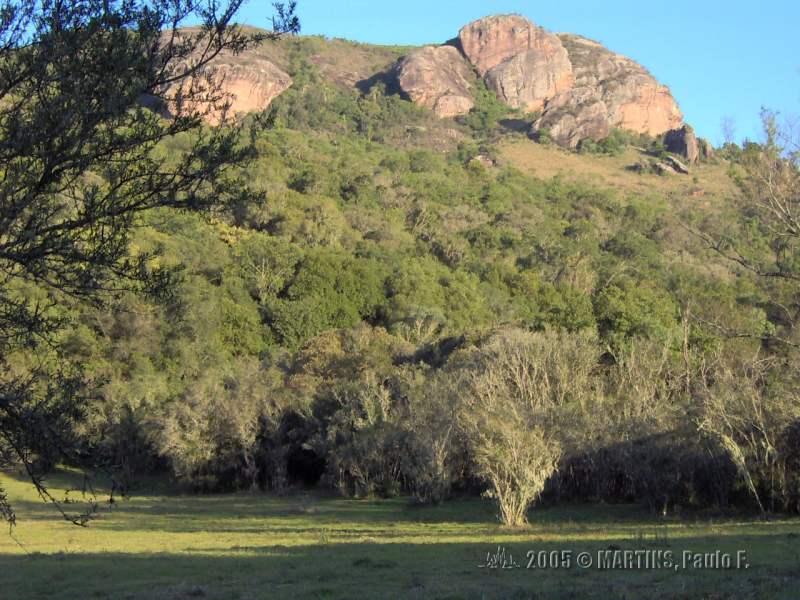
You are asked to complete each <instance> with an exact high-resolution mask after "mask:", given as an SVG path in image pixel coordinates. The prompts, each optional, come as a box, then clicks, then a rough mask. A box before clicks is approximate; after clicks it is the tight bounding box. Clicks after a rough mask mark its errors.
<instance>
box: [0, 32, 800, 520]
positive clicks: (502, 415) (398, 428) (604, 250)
mask: <svg viewBox="0 0 800 600" xmlns="http://www.w3.org/2000/svg"><path fill="white" fill-rule="evenodd" d="M282 43H284V44H285V45H286V47H287V48H288V50H287V52H288V56H289V59H290V64H289V69H288V71H289V73H290V75H291V76H292V78H293V79H294V82H295V83H294V85H293V87H292V88H291V89H290V90H289V91H288V92H286V93H285V94H283V95H282V96H281V97H280V98H279V99H278V100H276V101H275V103H274V104H273V107H272V108H271V109H270V113H269V114H268V115H263V116H261V117H259V118H258V119H254V122H253V125H254V131H255V133H254V134H253V135H254V136H255V137H254V138H253V140H251V141H252V143H253V148H254V150H255V152H254V154H253V156H252V157H251V160H250V161H249V162H247V163H246V164H244V165H242V166H240V167H237V169H236V170H235V171H234V172H230V173H228V174H227V175H226V177H230V178H232V179H233V180H236V181H239V182H244V183H246V184H247V189H248V191H247V193H246V194H242V195H240V196H238V197H236V198H234V199H232V200H231V201H230V202H226V203H225V204H224V205H223V206H216V207H214V208H213V209H212V210H211V211H203V212H197V211H175V210H173V209H168V208H159V209H155V210H151V211H148V212H146V213H144V214H142V215H140V216H139V217H137V219H138V222H137V227H136V229H135V233H134V235H133V239H132V242H131V244H130V248H129V253H130V256H131V259H132V260H133V259H135V258H136V257H137V256H146V257H147V261H146V263H145V266H146V268H147V269H149V270H150V271H151V273H152V274H159V275H161V276H164V277H169V278H170V279H171V280H172V281H173V285H171V286H170V287H169V290H170V293H168V294H150V295H148V294H146V293H141V292H140V291H135V290H131V291H129V292H119V293H116V294H113V295H108V296H105V297H104V298H103V301H102V302H97V303H93V302H88V301H85V300H83V299H80V298H74V297H71V296H69V295H67V294H59V293H58V292H57V291H54V290H52V289H49V288H46V287H44V286H38V285H36V284H33V283H30V284H27V283H26V284H19V288H18V289H15V290H14V294H17V295H19V297H21V298H27V299H39V300H42V301H43V306H45V305H46V306H48V309H47V310H48V311H49V315H48V316H50V317H52V318H53V319H55V320H57V321H59V322H60V323H61V324H62V325H63V327H62V328H61V329H60V330H59V333H58V342H59V343H58V344H52V345H51V344H48V343H46V342H44V341H43V342H42V343H40V344H37V345H34V347H24V348H18V349H17V350H16V351H15V353H14V354H13V355H12V356H10V357H9V365H11V371H13V374H15V375H20V374H22V373H24V372H25V370H26V369H27V368H29V367H30V365H31V364H32V363H33V362H37V363H41V362H44V363H45V364H48V365H49V367H48V368H51V369H52V370H53V371H58V372H59V373H61V374H69V375H74V376H76V380H80V381H81V386H82V387H84V388H85V389H86V390H91V393H90V394H89V397H88V398H87V399H86V400H85V401H84V402H82V404H81V410H80V412H79V413H76V414H75V415H71V416H70V417H69V418H70V423H71V424H72V425H71V431H70V434H71V435H72V436H74V440H75V441H76V443H77V446H78V447H79V449H80V450H79V452H78V453H77V454H76V456H78V457H81V456H83V457H89V456H91V457H92V459H93V460H92V462H93V463H94V464H95V465H98V466H99V467H100V468H102V469H106V470H108V471H109V472H111V473H113V474H114V476H115V477H116V478H118V479H119V481H120V482H121V483H123V484H125V485H126V486H131V485H133V488H132V489H134V490H135V483H136V481H137V480H139V479H140V478H141V477H144V476H147V475H151V474H159V475H163V474H168V475H169V476H170V477H172V478H174V479H175V480H177V481H178V482H180V483H181V484H182V485H184V486H186V488H187V489H190V490H195V491H198V492H203V491H226V490H241V489H250V488H261V489H265V490H271V491H276V492H280V491H284V490H286V489H287V488H290V487H292V486H310V485H314V486H319V487H323V488H328V489H333V490H337V491H338V492H340V493H342V494H346V495H358V496H362V495H379V496H384V497H386V496H393V495H399V494H410V495H412V496H413V497H414V498H416V499H417V500H418V501H420V502H440V501H442V500H445V499H447V498H448V497H451V496H453V495H456V494H479V493H482V492H488V493H490V494H491V495H493V496H494V497H495V498H496V499H497V501H498V505H499V509H500V511H501V516H502V518H503V520H504V521H505V522H508V523H511V524H518V523H520V522H524V520H525V510H526V509H527V507H528V506H529V505H530V503H531V502H532V501H534V500H537V499H539V498H541V500H542V501H543V502H557V501H560V500H565V499H587V500H588V499H591V500H598V499H599V500H605V501H640V502H643V503H646V504H647V505H648V506H650V507H651V508H652V509H653V510H656V511H659V512H671V511H672V510H674V509H675V508H676V507H678V506H680V507H713V508H723V509H725V508H728V507H731V506H758V507H760V508H761V509H762V510H764V511H771V510H772V511H778V510H789V511H797V510H798V509H800V450H799V449H800V398H798V389H800V388H799V387H798V383H799V382H798V374H800V372H798V368H797V367H798V362H797V352H796V350H797V344H798V343H800V337H798V335H797V333H796V331H795V328H794V323H795V322H796V318H797V311H798V300H799V298H798V294H797V277H799V276H800V268H798V266H799V265H800V263H798V260H799V259H800V255H799V254H798V249H797V241H798V232H797V230H796V229H795V230H792V229H791V226H789V227H788V228H784V229H781V224H782V223H786V221H785V220H781V219H782V217H781V215H777V216H776V215H775V214H774V213H771V212H770V211H769V210H767V209H766V208H764V206H763V205H762V204H760V203H759V199H763V198H764V197H765V196H764V194H765V193H767V192H768V191H769V190H771V189H774V188H767V187H765V185H764V181H765V180H764V178H763V177H762V176H763V175H764V174H765V173H766V172H767V171H769V172H770V173H772V174H774V175H776V177H775V178H772V179H770V182H771V183H772V184H773V185H774V186H778V188H779V189H780V190H782V191H781V192H780V193H782V194H783V193H784V192H785V194H784V195H785V197H786V198H794V200H793V201H794V203H795V205H794V208H793V209H792V210H795V211H796V202H797V189H798V186H797V184H798V181H799V180H800V177H798V170H797V163H796V161H795V160H794V159H793V158H792V157H791V156H789V155H787V154H786V152H785V148H783V147H782V146H781V144H780V142H779V139H778V137H777V136H775V135H773V136H771V137H770V138H769V140H768V141H767V142H765V143H763V144H754V143H748V144H745V145H744V147H738V146H735V145H729V146H727V147H725V148H724V149H721V150H719V151H718V152H717V154H716V157H715V158H713V159H712V160H713V161H715V164H716V165H717V166H718V167H719V170H721V171H724V172H725V173H727V176H729V177H730V178H732V179H733V181H735V183H736V186H732V189H735V190H736V192H735V193H733V194H731V195H730V196H729V197H726V198H723V199H720V201H718V202H714V203H712V205H710V206H703V205H700V204H699V203H697V202H693V201H692V200H691V199H690V198H680V197H678V198H676V197H674V196H669V195H667V194H662V193H660V191H659V189H658V187H657V186H654V188H653V191H652V193H645V194H643V193H641V192H639V191H634V190H630V189H625V188H617V187H610V186H604V185H602V184H600V183H597V182H591V181H588V180H581V179H580V178H570V179H567V178H563V177H555V178H537V177H536V174H535V173H531V172H526V171H524V170H522V169H519V168H517V167H515V166H514V165H513V164H510V163H508V162H504V161H501V160H498V153H499V150H498V148H499V147H500V146H501V145H502V144H503V143H504V142H505V141H507V140H508V139H517V140H519V139H520V138H522V137H523V135H522V134H520V133H516V132H515V131H513V130H512V128H509V127H507V126H504V124H503V123H504V121H509V122H510V121H513V120H523V121H524V120H525V119H530V118H531V116H530V115H524V114H516V113H511V112H510V111H509V110H508V109H506V108H504V107H502V106H501V105H500V104H499V103H498V102H497V101H495V100H493V99H492V98H489V95H488V94H478V95H477V98H478V106H477V107H476V108H475V109H473V112H472V113H471V114H470V115H469V116H467V117H463V118H460V119H459V120H457V121H456V122H449V123H443V122H440V121H438V120H436V119H435V118H434V117H433V115H432V114H431V113H429V112H428V111H426V110H424V109H420V108H417V107H415V106H413V105H412V104H411V103H410V102H407V101H406V100H404V99H402V98H401V97H400V96H398V95H396V94H393V93H391V92H392V90H387V89H386V86H385V85H384V84H383V83H381V82H380V81H377V82H372V85H371V87H369V88H368V89H365V90H363V91H356V90H352V89H345V88H344V87H341V86H339V85H337V84H335V83H333V82H330V81H328V80H326V79H325V78H324V77H322V76H321V74H320V72H319V69H318V68H317V67H316V66H315V65H314V63H313V61H311V60H310V58H309V57H310V56H311V55H312V53H313V52H314V48H315V46H317V45H319V44H320V43H323V42H321V41H320V40H317V39H314V38H298V39H293V40H286V41H285V42H282ZM766 122H767V125H768V126H770V125H771V124H773V123H774V122H773V121H771V120H770V119H769V116H767V120H766ZM768 129H769V127H768ZM448 132H455V133H454V134H453V135H450V134H449V133H448ZM772 133H773V134H774V133H775V131H774V130H772ZM193 135H195V134H194V133H191V132H189V133H183V134H180V135H177V136H174V137H173V138H171V139H170V140H168V141H167V142H165V143H162V144H161V145H159V146H158V148H157V149H156V152H159V153H163V156H175V157H180V156H181V155H182V153H183V152H185V151H186V149H187V148H188V147H190V145H191V143H192V139H191V137H192V136H193ZM242 143H245V142H244V141H243V142H242ZM526 143H529V144H531V145H533V144H536V143H539V144H546V143H547V140H546V139H540V140H539V141H538V142H534V141H532V140H530V141H528V140H526ZM631 147H637V148H642V149H643V152H645V155H646V156H652V157H656V156H658V155H659V154H660V153H663V145H662V144H661V143H660V141H659V140H655V139H645V138H643V137H642V136H632V135H627V134H625V133H624V132H616V133H615V134H614V136H613V137H612V138H610V139H609V140H608V141H606V142H603V143H600V144H587V145H584V147H582V148H581V150H580V151H581V152H582V153H584V154H589V155H591V158H590V160H596V161H603V160H606V159H607V156H608V155H614V154H615V153H619V152H622V151H623V150H625V149H629V148H631ZM559 152H563V153H565V154H566V151H559ZM176 160H178V159H177V158H176ZM638 177H641V178H653V179H654V180H655V179H659V177H658V176H657V175H654V174H652V173H647V172H645V173H641V174H640V175H638ZM674 177H679V176H674ZM781 186H783V187H781ZM794 214H796V213H794ZM47 300H52V301H53V302H47ZM36 460H38V461H40V462H42V463H48V462H49V463H52V464H56V463H58V462H60V461H61V460H62V457H61V456H58V455H53V456H48V455H46V454H42V455H40V456H37V457H36Z"/></svg>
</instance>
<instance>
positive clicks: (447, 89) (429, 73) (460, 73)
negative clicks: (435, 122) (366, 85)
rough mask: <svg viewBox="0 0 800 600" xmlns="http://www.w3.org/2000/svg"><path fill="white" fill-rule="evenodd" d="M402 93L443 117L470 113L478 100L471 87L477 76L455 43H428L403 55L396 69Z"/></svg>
mask: <svg viewBox="0 0 800 600" xmlns="http://www.w3.org/2000/svg"><path fill="white" fill-rule="evenodd" d="M396 75H397V83H398V85H399V87H400V90H401V91H402V93H403V94H404V95H405V96H407V97H408V98H409V99H410V100H411V101H412V102H414V103H415V104H419V105H420V106H424V107H426V108H429V109H431V110H432V111H433V112H434V113H436V115H437V116H439V117H455V116H457V115H465V114H467V113H468V112H469V111H470V109H472V107H473V106H475V102H474V101H473V99H472V94H471V93H470V88H471V87H472V82H473V81H474V79H475V77H474V75H473V73H472V69H470V67H469V65H468V64H467V62H466V61H465V60H464V57H463V56H462V55H461V53H460V52H459V51H458V50H457V49H456V48H454V47H453V46H426V47H425V48H422V49H420V50H417V51H416V52H414V53H412V54H410V55H408V56H406V57H405V58H403V59H402V60H401V61H400V62H399V63H398V64H397V68H396Z"/></svg>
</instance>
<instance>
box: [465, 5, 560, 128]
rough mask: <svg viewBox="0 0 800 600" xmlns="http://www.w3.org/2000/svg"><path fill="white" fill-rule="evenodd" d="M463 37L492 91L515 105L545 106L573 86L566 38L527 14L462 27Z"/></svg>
mask: <svg viewBox="0 0 800 600" xmlns="http://www.w3.org/2000/svg"><path fill="white" fill-rule="evenodd" d="M458 38H459V41H460V42H461V47H462V49H463V50H464V54H465V55H466V57H467V58H468V59H469V61H470V62H471V63H472V64H473V65H474V66H475V69H476V70H477V71H478V74H479V75H481V76H482V77H484V78H485V80H486V84H487V86H488V87H489V89H491V90H493V91H494V92H495V93H496V94H497V97H498V98H500V99H501V100H503V101H504V102H505V103H506V104H508V105H509V106H511V107H512V108H520V109H523V110H525V111H529V112H533V111H537V110H540V109H541V108H542V107H543V106H544V104H545V102H546V101H547V100H548V99H550V98H553V97H554V96H556V94H558V93H559V92H562V91H564V90H568V89H569V88H571V87H572V84H573V75H572V65H571V63H570V61H569V56H568V55H567V51H566V50H565V49H564V46H563V44H562V43H561V40H559V39H558V37H557V36H555V35H553V34H551V33H548V32H547V31H545V30H544V29H542V28H541V27H536V26H535V25H534V24H533V23H531V22H530V21H529V20H528V19H526V18H525V17H521V16H518V15H498V16H493V17H485V18H483V19H479V20H477V21H474V22H473V23H470V24H469V25H466V26H465V27H464V28H462V29H461V31H460V32H459V36H458Z"/></svg>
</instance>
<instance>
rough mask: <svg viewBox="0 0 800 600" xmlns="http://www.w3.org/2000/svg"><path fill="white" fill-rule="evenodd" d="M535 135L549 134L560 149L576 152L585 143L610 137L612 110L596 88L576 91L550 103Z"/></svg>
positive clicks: (571, 91)
mask: <svg viewBox="0 0 800 600" xmlns="http://www.w3.org/2000/svg"><path fill="white" fill-rule="evenodd" d="M532 131H533V134H534V136H539V135H541V134H544V133H546V134H547V135H548V136H549V137H550V139H552V140H553V141H554V142H556V143H557V144H558V145H559V146H565V147H568V148H576V147H577V146H578V144H579V143H580V141H581V140H584V139H592V140H601V139H603V138H605V137H608V134H609V133H611V125H610V124H609V120H608V108H607V107H606V104H605V103H604V102H603V100H602V99H601V97H600V95H599V94H598V93H597V91H596V90H595V89H594V88H591V87H588V86H583V87H578V88H573V89H571V90H569V91H568V92H564V93H562V94H559V95H558V96H556V97H555V98H554V99H553V100H552V101H551V102H548V104H547V110H545V111H544V113H543V114H542V116H541V117H539V118H538V119H537V120H536V121H534V123H533V128H532Z"/></svg>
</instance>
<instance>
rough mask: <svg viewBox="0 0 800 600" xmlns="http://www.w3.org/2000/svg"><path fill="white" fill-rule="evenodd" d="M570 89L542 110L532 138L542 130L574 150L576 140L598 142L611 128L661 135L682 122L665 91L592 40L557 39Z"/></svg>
mask: <svg viewBox="0 0 800 600" xmlns="http://www.w3.org/2000/svg"><path fill="white" fill-rule="evenodd" d="M560 39H561V40H562V42H563V43H564V46H565V48H566V49H567V52H568V53H569V57H570V61H571V62H572V68H573V74H574V78H575V86H574V87H573V88H572V89H571V90H569V91H567V92H565V93H562V94H559V96H557V97H556V98H554V99H553V100H552V101H550V102H548V103H547V104H546V105H545V107H544V112H543V114H542V116H541V117H540V118H539V119H538V120H537V121H536V122H535V123H534V125H533V132H534V133H536V132H538V131H539V130H541V129H547V130H548V131H549V132H550V135H551V136H552V137H553V139H555V140H556V141H557V142H558V143H560V144H562V145H565V146H569V147H575V146H576V145H577V144H578V143H579V142H580V140H581V139H584V138H587V137H588V138H592V139H594V140H598V139H601V138H603V137H605V136H606V135H608V132H609V131H610V130H611V128H614V127H619V128H621V129H628V130H631V131H635V132H638V133H647V134H649V135H654V136H655V135H661V134H663V133H664V132H666V131H669V130H671V129H674V128H676V127H679V126H680V125H681V123H682V122H683V117H682V115H681V112H680V110H679V109H678V105H677V103H676V102H675V99H674V98H673V97H672V94H671V93H670V91H669V89H668V88H667V87H665V86H663V85H661V84H659V83H658V81H656V80H655V79H654V78H653V76H652V75H650V73H648V72H647V70H646V69H645V68H644V67H642V66H641V65H639V64H638V63H636V62H634V61H632V60H631V59H629V58H626V57H624V56H620V55H619V54H615V53H613V52H611V51H610V50H608V49H606V48H605V47H603V46H602V45H601V44H599V43H597V42H594V41H592V40H589V39H586V38H583V37H580V36H576V35H569V34H563V35H561V36H560Z"/></svg>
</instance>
